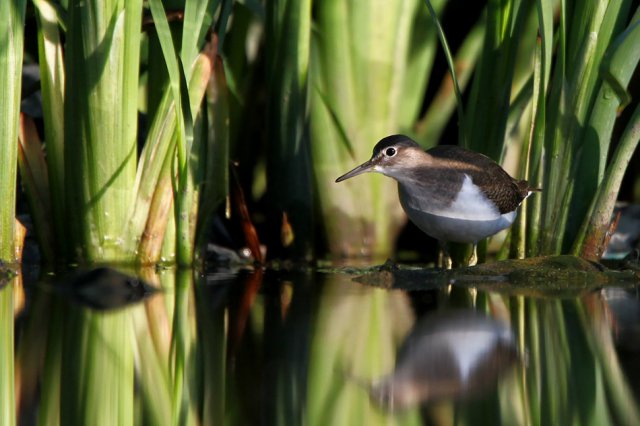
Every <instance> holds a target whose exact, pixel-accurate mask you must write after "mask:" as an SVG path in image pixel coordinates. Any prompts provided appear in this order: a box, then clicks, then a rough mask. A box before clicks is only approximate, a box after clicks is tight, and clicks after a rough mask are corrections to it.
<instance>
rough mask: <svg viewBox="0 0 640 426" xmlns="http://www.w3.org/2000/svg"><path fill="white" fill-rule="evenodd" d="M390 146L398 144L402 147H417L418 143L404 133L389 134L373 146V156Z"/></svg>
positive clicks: (397, 145)
mask: <svg viewBox="0 0 640 426" xmlns="http://www.w3.org/2000/svg"><path fill="white" fill-rule="evenodd" d="M390 146H395V147H396V148H397V147H399V146H403V147H415V148H419V147H420V145H418V144H417V143H416V142H415V141H414V140H413V139H411V138H410V137H408V136H405V135H391V136H387V137H386V138H383V139H380V142H378V143H377V144H376V146H374V147H373V156H374V157H375V156H377V155H378V154H379V153H380V151H382V150H384V149H386V148H389V147H390Z"/></svg>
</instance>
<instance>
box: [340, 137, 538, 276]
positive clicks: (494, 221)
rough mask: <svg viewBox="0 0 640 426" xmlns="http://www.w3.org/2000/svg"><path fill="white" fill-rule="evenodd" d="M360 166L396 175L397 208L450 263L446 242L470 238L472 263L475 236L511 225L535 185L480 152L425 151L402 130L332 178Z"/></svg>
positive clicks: (359, 171)
mask: <svg viewBox="0 0 640 426" xmlns="http://www.w3.org/2000/svg"><path fill="white" fill-rule="evenodd" d="M365 172H378V173H382V174H383V175H386V176H389V177H391V178H393V179H395V180H396V181H398V196H399V198H400V204H401V205H402V208H403V209H404V211H405V212H406V214H407V216H409V219H411V221H412V222H413V223H415V224H416V226H417V227H418V228H420V229H421V230H422V231H423V232H424V233H426V234H427V235H429V236H431V237H434V238H436V239H437V240H438V241H439V242H440V246H441V248H442V251H443V252H444V257H445V262H446V267H451V259H450V258H449V256H448V252H447V249H446V243H447V242H457V243H472V244H473V245H474V250H473V255H472V260H471V261H470V264H475V262H476V260H477V259H476V244H477V243H478V241H480V240H482V239H484V238H486V237H489V236H491V235H494V234H496V233H497V232H499V231H501V230H503V229H505V228H508V227H509V226H511V224H512V223H513V221H514V220H515V218H516V209H517V208H518V207H519V206H520V204H521V203H522V201H523V200H524V199H525V198H527V197H528V196H529V195H530V194H531V193H532V192H533V191H539V189H536V188H533V187H531V186H530V185H529V183H528V182H527V181H526V180H517V179H514V178H512V177H511V176H509V174H508V173H507V172H505V171H504V169H503V168H502V167H500V166H499V165H498V164H497V163H496V162H495V161H493V160H492V159H490V158H489V157H487V156H485V155H482V154H479V153H477V152H473V151H469V150H467V149H464V148H461V147H459V146H450V145H442V146H436V147H434V148H431V149H429V150H428V151H424V150H423V149H422V148H421V147H420V145H418V144H417V143H416V142H415V141H413V140H412V139H411V138H409V137H407V136H404V135H392V136H388V137H386V138H384V139H382V140H380V142H378V143H377V144H376V146H375V147H374V148H373V155H372V156H371V159H369V160H368V161H366V162H364V163H362V164H361V165H359V166H358V167H356V168H355V169H353V170H351V171H350V172H348V173H345V174H344V175H342V176H340V177H339V178H338V179H336V182H342V181H343V180H346V179H349V178H352V177H354V176H357V175H359V174H362V173H365Z"/></svg>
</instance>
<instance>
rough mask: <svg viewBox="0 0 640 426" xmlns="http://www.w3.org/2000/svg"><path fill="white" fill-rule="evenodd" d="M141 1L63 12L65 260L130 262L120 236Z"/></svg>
mask: <svg viewBox="0 0 640 426" xmlns="http://www.w3.org/2000/svg"><path fill="white" fill-rule="evenodd" d="M141 14H142V1H141V0H134V1H128V2H126V6H124V5H123V3H122V2H117V1H106V2H104V1H96V0H90V1H77V0H74V1H73V2H72V3H71V4H70V6H69V30H68V32H67V49H66V51H65V52H66V57H65V66H66V73H67V75H66V78H67V79H68V81H73V82H74V84H68V85H66V87H65V89H66V90H65V147H64V154H65V163H68V164H73V167H66V168H65V186H66V189H67V193H66V195H67V200H66V201H67V212H68V213H69V214H68V215H67V218H68V222H67V223H68V225H69V231H70V238H71V239H72V241H73V246H74V247H73V257H79V258H80V259H81V260H84V261H130V260H131V258H130V257H129V256H128V254H127V253H126V251H125V249H124V247H125V244H124V241H123V239H122V235H121V234H122V230H123V229H124V226H125V225H126V220H127V219H128V216H129V212H130V208H131V202H132V200H133V192H132V188H133V183H134V181H135V172H136V169H135V168H136V151H137V148H136V135H137V121H138V115H137V105H138V102H137V95H138V70H139V66H140V64H139V58H138V57H139V50H140V22H141Z"/></svg>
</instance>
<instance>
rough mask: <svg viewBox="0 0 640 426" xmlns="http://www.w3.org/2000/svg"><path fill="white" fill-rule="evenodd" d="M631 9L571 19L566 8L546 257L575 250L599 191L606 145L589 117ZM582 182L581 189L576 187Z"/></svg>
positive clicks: (545, 215)
mask: <svg viewBox="0 0 640 426" xmlns="http://www.w3.org/2000/svg"><path fill="white" fill-rule="evenodd" d="M629 5H630V3H629V2H628V1H621V2H613V3H611V5H609V6H607V4H606V3H599V2H597V3H594V4H591V3H586V4H581V7H577V8H575V10H573V11H572V12H571V16H566V14H567V13H569V12H568V11H567V10H565V9H564V8H561V19H560V28H559V32H560V38H559V45H558V54H557V55H556V57H557V66H556V67H555V75H554V77H553V80H552V82H551V89H550V90H551V95H550V98H549V101H548V105H549V110H548V114H547V117H548V120H547V124H548V126H547V134H546V152H547V157H548V158H550V159H553V161H549V162H547V164H546V165H545V173H546V178H545V182H544V187H545V191H546V192H545V193H544V197H545V201H544V203H543V207H544V209H543V212H542V224H541V226H542V231H541V232H542V233H541V237H542V247H541V250H542V252H543V253H558V252H563V251H567V250H569V249H570V245H571V244H572V243H573V240H574V239H575V237H576V235H577V232H578V228H579V227H580V224H581V221H582V218H583V217H584V212H585V211H586V210H587V207H588V205H589V201H590V198H591V197H592V196H593V193H594V192H595V190H596V188H597V185H598V174H599V173H600V170H601V168H602V167H603V165H602V164H600V163H601V162H602V161H604V158H605V157H603V156H602V151H601V148H602V145H601V146H597V145H598V144H600V143H604V140H603V141H598V140H596V139H597V138H588V137H587V135H588V134H589V132H591V130H590V126H589V121H590V118H589V117H590V115H591V114H592V111H593V108H594V104H595V102H596V100H597V97H598V93H599V91H600V85H601V74H600V72H599V69H600V67H601V64H602V60H603V55H604V53H605V51H606V48H607V46H609V45H610V44H611V42H612V40H613V37H614V36H615V35H616V34H618V33H619V32H621V31H622V29H623V27H622V25H624V22H625V21H626V19H627V18H626V17H627V16H628V13H629ZM562 61H566V62H562ZM607 144H608V142H607ZM605 151H606V149H605ZM596 165H597V166H596ZM577 181H580V184H579V185H577V186H576V185H575V182H577Z"/></svg>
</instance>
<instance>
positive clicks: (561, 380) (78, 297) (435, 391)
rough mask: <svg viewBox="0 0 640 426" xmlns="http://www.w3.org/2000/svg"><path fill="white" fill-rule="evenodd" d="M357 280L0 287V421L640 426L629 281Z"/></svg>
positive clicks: (205, 278)
mask: <svg viewBox="0 0 640 426" xmlns="http://www.w3.org/2000/svg"><path fill="white" fill-rule="evenodd" d="M347 272H349V273H347ZM357 276H358V273H354V271H352V270H327V271H324V272H322V271H311V270H309V271H296V272H287V271H273V270H266V271H262V270H251V269H246V270H240V271H231V270H226V271H225V270H219V271H216V272H210V273H207V274H195V276H194V274H193V273H192V272H191V271H175V270H170V269H169V270H159V271H155V270H147V271H142V272H141V274H140V277H139V279H136V278H132V277H129V276H127V275H125V274H122V273H119V272H113V271H111V270H108V269H101V270H98V271H93V272H90V273H76V274H74V275H73V276H70V277H59V276H57V277H56V276H45V278H44V279H40V280H38V281H37V282H35V283H33V284H22V283H20V282H19V281H18V280H13V281H12V282H9V283H8V284H7V285H5V286H4V287H3V288H2V289H1V290H0V306H2V311H1V312H2V317H3V318H2V320H3V322H2V324H3V326H2V327H1V328H0V330H1V333H2V335H1V337H2V340H3V342H5V346H4V351H3V356H1V357H0V364H1V365H0V372H5V373H6V372H10V370H11V368H13V369H14V370H15V375H16V378H17V379H16V387H15V401H16V402H15V405H16V406H17V407H18V410H17V413H16V414H12V413H11V410H10V408H11V404H10V398H9V396H10V394H11V386H10V380H9V379H8V377H9V376H10V374H9V375H7V374H0V382H1V383H0V392H4V395H3V398H2V401H3V402H1V403H0V408H2V415H3V417H0V418H2V419H5V420H6V419H10V418H12V417H13V416H15V417H17V418H18V420H19V424H24V425H30V424H36V423H47V424H64V425H68V424H91V425H100V424H105V425H114V424H118V425H122V424H124V425H126V424H158V425H164V424H167V425H169V424H205V425H206V424H212V425H213V424H228V425H259V424H278V425H302V424H305V425H323V426H324V425H376V424H383V425H421V424H429V425H452V424H459V425H476V424H479V425H484V424H487V425H496V424H505V425H519V424H533V425H538V424H541V425H549V424H571V423H573V424H596V425H606V424H640V416H639V410H638V399H637V396H638V392H639V390H640V389H639V384H640V381H639V380H638V377H639V374H638V373H639V370H638V365H639V363H638V361H639V360H640V358H639V356H638V355H639V354H640V302H639V298H638V293H637V289H636V288H635V287H634V286H630V285H629V284H628V282H625V283H624V286H621V287H615V286H614V287H607V288H606V289H605V290H603V289H601V288H595V289H594V288H589V289H586V290H585V287H584V286H581V287H580V289H579V291H576V292H574V293H571V292H564V293H562V294H561V295H558V293H557V292H548V293H545V291H544V290H539V291H537V292H531V289H527V290H528V291H527V292H526V294H527V295H524V294H519V292H518V291H509V292H503V291H502V290H501V289H503V288H504V287H505V283H504V282H499V283H497V284H496V280H495V279H493V281H492V279H491V278H488V281H487V284H486V285H484V286H480V287H476V286H469V285H466V284H465V285H457V284H453V285H451V284H448V283H450V282H455V281H454V280H448V281H446V282H444V283H442V284H439V285H431V284H430V285H429V286H428V287H430V288H429V289H420V288H419V286H418V287H416V285H415V283H413V284H412V286H411V288H412V289H413V290H411V291H405V290H401V289H394V288H385V287H384V286H382V287H376V286H372V285H365V284H361V283H360V282H358V281H354V280H353V279H354V278H355V277H357ZM359 281H362V280H359ZM365 281H366V280H365ZM374 281H375V280H374ZM492 286H494V287H495V291H494V290H492ZM396 287H397V286H396ZM425 287H426V286H425ZM478 288H482V290H478ZM157 289H159V291H158V290H157ZM14 316H15V321H14V322H12V321H11V319H12V318H13V317H14ZM13 333H15V345H14V348H13V353H14V354H15V357H14V359H13V360H12V359H11V356H10V355H11V351H10V346H11V342H12V341H13V340H14V337H12V334H13ZM2 424H8V423H6V421H3V422H2Z"/></svg>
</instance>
